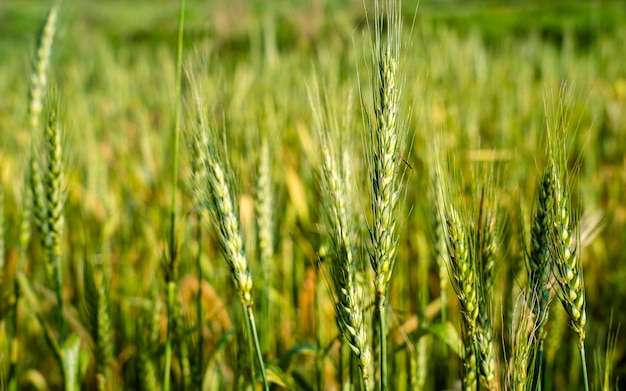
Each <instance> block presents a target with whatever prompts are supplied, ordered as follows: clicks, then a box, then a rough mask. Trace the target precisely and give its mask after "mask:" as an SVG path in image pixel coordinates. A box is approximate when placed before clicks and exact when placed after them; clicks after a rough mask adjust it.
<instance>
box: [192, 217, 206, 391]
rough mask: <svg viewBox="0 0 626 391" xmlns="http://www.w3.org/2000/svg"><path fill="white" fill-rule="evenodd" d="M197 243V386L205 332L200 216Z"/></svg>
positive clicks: (202, 359)
mask: <svg viewBox="0 0 626 391" xmlns="http://www.w3.org/2000/svg"><path fill="white" fill-rule="evenodd" d="M196 241H197V242H198V254H196V269H197V273H198V295H197V297H196V307H197V308H196V316H197V318H196V319H197V320H196V323H197V324H196V327H197V328H198V349H197V357H196V360H197V363H196V373H195V374H194V376H195V379H194V382H195V383H196V384H195V385H196V386H200V385H201V384H202V373H203V372H204V371H203V365H204V364H203V362H204V333H203V332H202V331H203V320H204V318H203V313H202V263H201V255H202V228H201V227H200V217H199V216H198V226H197V230H196Z"/></svg>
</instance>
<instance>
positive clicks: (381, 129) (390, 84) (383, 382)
mask: <svg viewBox="0 0 626 391" xmlns="http://www.w3.org/2000/svg"><path fill="white" fill-rule="evenodd" d="M384 4H385V5H386V7H387V9H386V10H385V11H387V12H388V15H387V20H386V21H387V23H388V24H387V26H388V27H387V29H388V31H386V33H387V37H386V42H383V37H382V35H383V33H384V31H383V15H382V10H381V9H379V7H380V5H379V2H378V1H376V2H375V5H374V6H375V8H376V10H375V11H376V12H375V13H376V29H375V33H376V47H375V49H374V50H375V53H374V66H375V69H376V70H377V72H376V73H375V74H374V75H373V78H374V81H373V88H374V91H375V93H374V100H373V102H374V121H373V122H374V123H373V124H372V125H373V126H372V129H371V134H370V136H369V140H368V141H369V149H368V156H367V159H368V160H369V161H370V162H371V172H370V180H371V186H372V187H371V188H372V202H371V205H372V218H373V222H372V224H371V226H370V237H371V242H372V248H371V252H370V263H371V265H372V269H373V270H374V288H375V291H376V307H375V313H374V317H375V323H376V324H377V325H378V326H377V327H376V328H375V331H376V332H377V333H379V339H380V342H379V345H380V356H379V357H380V388H381V390H382V391H386V389H387V341H386V338H387V335H386V334H387V329H386V314H385V305H386V296H387V284H388V283H389V280H390V279H391V275H392V272H393V268H394V264H395V261H396V255H397V247H398V232H397V229H396V223H397V212H398V208H399V201H400V198H401V190H400V183H401V176H400V175H398V173H397V170H398V160H399V156H400V141H401V137H400V134H399V133H400V132H399V123H398V122H399V120H398V110H399V103H400V85H399V83H398V56H399V51H400V48H399V40H400V28H401V20H400V6H399V4H398V2H396V1H393V0H390V1H387V2H385V3H384Z"/></svg>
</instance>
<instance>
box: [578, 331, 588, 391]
mask: <svg viewBox="0 0 626 391" xmlns="http://www.w3.org/2000/svg"><path fill="white" fill-rule="evenodd" d="M580 363H581V365H582V367H583V382H584V383H585V391H589V378H588V377H587V360H586V359H585V342H584V341H583V342H582V343H581V344H580Z"/></svg>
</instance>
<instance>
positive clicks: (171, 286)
mask: <svg viewBox="0 0 626 391" xmlns="http://www.w3.org/2000/svg"><path fill="white" fill-rule="evenodd" d="M184 21H185V0H180V5H179V9H178V42H177V49H176V105H175V108H174V153H173V155H172V204H171V209H170V240H169V255H170V268H169V269H170V270H169V275H168V277H167V279H168V281H167V337H166V341H165V367H164V368H163V390H164V391H169V389H170V366H171V360H172V357H171V356H172V336H171V332H172V327H173V317H174V311H173V310H174V296H175V293H176V285H175V283H174V279H175V274H176V273H175V270H174V269H175V267H176V257H177V255H176V193H177V191H178V144H179V142H178V139H179V138H180V111H181V107H180V106H181V95H182V86H181V79H182V68H183V65H182V64H183V30H184Z"/></svg>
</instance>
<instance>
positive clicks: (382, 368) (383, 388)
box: [376, 295, 387, 391]
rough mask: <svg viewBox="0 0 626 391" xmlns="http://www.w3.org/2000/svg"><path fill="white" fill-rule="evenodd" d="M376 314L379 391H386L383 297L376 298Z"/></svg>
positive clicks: (385, 337) (385, 336)
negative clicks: (378, 344) (378, 345)
mask: <svg viewBox="0 0 626 391" xmlns="http://www.w3.org/2000/svg"><path fill="white" fill-rule="evenodd" d="M376 311H377V312H378V324H379V333H380V334H379V336H380V390H381V391H386V390H387V329H386V326H387V325H386V321H385V296H384V295H379V296H378V303H377V305H376Z"/></svg>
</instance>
